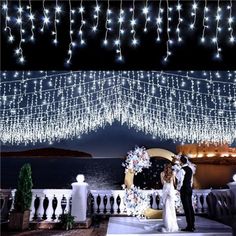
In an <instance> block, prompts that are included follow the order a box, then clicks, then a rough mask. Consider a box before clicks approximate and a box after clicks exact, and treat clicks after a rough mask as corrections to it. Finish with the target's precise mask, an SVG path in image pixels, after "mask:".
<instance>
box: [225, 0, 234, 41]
mask: <svg viewBox="0 0 236 236" xmlns="http://www.w3.org/2000/svg"><path fill="white" fill-rule="evenodd" d="M229 1H230V5H229V6H227V9H228V10H229V18H228V24H229V28H228V30H229V32H230V37H229V41H230V42H231V43H233V42H235V38H234V30H233V27H232V23H233V22H234V18H233V16H232V7H233V6H232V5H233V4H232V0H229Z"/></svg>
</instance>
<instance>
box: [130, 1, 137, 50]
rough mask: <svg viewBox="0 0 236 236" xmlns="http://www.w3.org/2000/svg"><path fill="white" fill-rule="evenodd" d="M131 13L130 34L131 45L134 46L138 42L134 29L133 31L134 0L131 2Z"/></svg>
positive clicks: (134, 20) (134, 21)
mask: <svg viewBox="0 0 236 236" xmlns="http://www.w3.org/2000/svg"><path fill="white" fill-rule="evenodd" d="M131 11H132V19H131V21H130V25H131V34H132V45H133V46H136V45H137V44H138V40H137V39H136V29H135V25H136V19H135V0H133V7H132V9H131Z"/></svg>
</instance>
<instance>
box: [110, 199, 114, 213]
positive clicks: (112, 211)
mask: <svg viewBox="0 0 236 236" xmlns="http://www.w3.org/2000/svg"><path fill="white" fill-rule="evenodd" d="M114 203H115V200H114V197H113V195H111V196H110V205H111V210H110V213H111V214H114Z"/></svg>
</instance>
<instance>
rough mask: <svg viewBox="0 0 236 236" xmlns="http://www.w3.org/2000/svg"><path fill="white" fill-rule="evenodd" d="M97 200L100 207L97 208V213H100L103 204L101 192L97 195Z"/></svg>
mask: <svg viewBox="0 0 236 236" xmlns="http://www.w3.org/2000/svg"><path fill="white" fill-rule="evenodd" d="M96 201H97V206H98V208H97V213H98V214H99V213H100V204H101V197H100V195H99V194H98V196H97V199H96Z"/></svg>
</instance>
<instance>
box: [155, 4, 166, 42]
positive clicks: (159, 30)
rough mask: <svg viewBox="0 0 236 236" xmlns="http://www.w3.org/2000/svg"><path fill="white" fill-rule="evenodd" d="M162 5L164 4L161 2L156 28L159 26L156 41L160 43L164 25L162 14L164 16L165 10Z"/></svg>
mask: <svg viewBox="0 0 236 236" xmlns="http://www.w3.org/2000/svg"><path fill="white" fill-rule="evenodd" d="M161 3H162V0H160V1H159V8H158V16H157V19H156V26H157V38H156V41H157V42H159V41H160V40H161V37H160V34H161V32H162V27H161V24H162V14H163V11H164V10H163V9H162V8H161Z"/></svg>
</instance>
